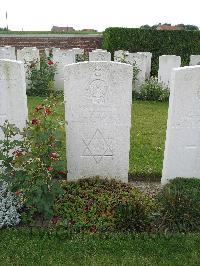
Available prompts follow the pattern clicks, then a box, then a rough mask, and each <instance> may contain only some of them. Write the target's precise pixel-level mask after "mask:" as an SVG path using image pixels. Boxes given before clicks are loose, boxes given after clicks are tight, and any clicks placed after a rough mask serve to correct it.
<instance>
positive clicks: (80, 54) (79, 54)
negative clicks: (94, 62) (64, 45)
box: [71, 48, 85, 63]
mask: <svg viewBox="0 0 200 266" xmlns="http://www.w3.org/2000/svg"><path fill="white" fill-rule="evenodd" d="M71 50H72V51H73V52H74V54H75V58H76V63H77V62H81V61H85V56H84V49H82V48H72V49H71Z"/></svg>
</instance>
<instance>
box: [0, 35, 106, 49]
mask: <svg viewBox="0 0 200 266" xmlns="http://www.w3.org/2000/svg"><path fill="white" fill-rule="evenodd" d="M5 45H10V46H14V47H15V48H16V49H22V48H24V47H37V48H38V49H40V50H44V49H45V48H51V47H56V48H61V49H71V48H73V47H79V48H83V49H85V51H86V52H90V51H92V50H94V49H98V48H101V45H102V35H101V34H88V35H86V34H83V35H81V34H78V35H77V34H28V35H27V34H1V35H0V46H5Z"/></svg>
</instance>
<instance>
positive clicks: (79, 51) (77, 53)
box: [71, 47, 84, 55]
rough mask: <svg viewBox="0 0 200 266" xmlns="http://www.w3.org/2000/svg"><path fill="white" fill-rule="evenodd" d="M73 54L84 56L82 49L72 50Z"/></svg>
mask: <svg viewBox="0 0 200 266" xmlns="http://www.w3.org/2000/svg"><path fill="white" fill-rule="evenodd" d="M71 50H72V51H73V52H74V53H75V55H83V54H84V49H82V48H76V47H75V48H72V49H71Z"/></svg>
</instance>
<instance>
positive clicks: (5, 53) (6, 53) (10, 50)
mask: <svg viewBox="0 0 200 266" xmlns="http://www.w3.org/2000/svg"><path fill="white" fill-rule="evenodd" d="M0 59H10V60H16V54H15V47H11V46H2V47H0Z"/></svg>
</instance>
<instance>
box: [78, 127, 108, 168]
mask: <svg viewBox="0 0 200 266" xmlns="http://www.w3.org/2000/svg"><path fill="white" fill-rule="evenodd" d="M82 140H83V142H84V144H85V148H84V151H83V155H82V156H84V157H93V159H94V160H95V162H96V163H97V164H98V163H100V162H101V161H102V159H103V158H104V157H107V156H110V157H112V156H113V151H112V149H111V147H110V144H111V143H110V140H111V139H106V138H104V136H103V134H102V132H101V131H100V130H99V129H97V130H96V131H95V133H94V135H93V136H92V138H91V139H89V140H85V139H82Z"/></svg>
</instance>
